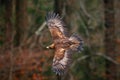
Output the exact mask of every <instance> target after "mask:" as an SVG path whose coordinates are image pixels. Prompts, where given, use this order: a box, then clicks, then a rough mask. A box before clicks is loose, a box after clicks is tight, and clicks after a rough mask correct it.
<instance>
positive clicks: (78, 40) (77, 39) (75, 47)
mask: <svg viewBox="0 0 120 80" xmlns="http://www.w3.org/2000/svg"><path fill="white" fill-rule="evenodd" d="M69 40H70V41H71V42H73V44H72V45H71V49H72V50H74V51H79V52H80V51H82V50H83V40H82V39H81V37H80V36H79V35H78V34H75V33H74V34H73V35H72V36H71V37H70V38H69ZM74 43H76V44H74Z"/></svg>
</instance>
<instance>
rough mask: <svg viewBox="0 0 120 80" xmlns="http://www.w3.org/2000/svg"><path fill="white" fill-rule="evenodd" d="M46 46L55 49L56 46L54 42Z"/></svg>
mask: <svg viewBox="0 0 120 80" xmlns="http://www.w3.org/2000/svg"><path fill="white" fill-rule="evenodd" d="M46 48H47V49H54V48H55V44H54V43H52V44H51V45H49V46H47V47H46Z"/></svg>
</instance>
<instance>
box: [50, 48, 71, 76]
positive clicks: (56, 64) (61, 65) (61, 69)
mask: <svg viewBox="0 0 120 80" xmlns="http://www.w3.org/2000/svg"><path fill="white" fill-rule="evenodd" d="M59 55H62V57H60V56H59ZM71 57H72V52H71V50H70V49H69V50H64V51H61V49H59V50H57V51H56V54H55V57H54V59H53V65H52V70H53V71H54V72H55V73H56V74H58V75H63V74H64V73H65V72H66V71H67V69H68V67H69V66H70V64H71V62H72V58H71Z"/></svg>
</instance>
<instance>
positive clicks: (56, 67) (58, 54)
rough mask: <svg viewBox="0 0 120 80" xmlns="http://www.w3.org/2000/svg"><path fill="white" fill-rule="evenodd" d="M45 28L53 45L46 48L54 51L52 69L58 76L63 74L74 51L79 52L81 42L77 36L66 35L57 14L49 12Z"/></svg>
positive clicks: (63, 25)
mask: <svg viewBox="0 0 120 80" xmlns="http://www.w3.org/2000/svg"><path fill="white" fill-rule="evenodd" d="M46 22H47V26H48V28H49V30H50V32H51V35H52V37H53V44H51V45H50V46H48V47H47V48H53V49H55V55H54V59H53V64H52V69H53V71H54V72H55V73H56V74H58V75H62V74H64V73H65V72H66V71H67V69H68V68H69V66H70V64H71V62H72V55H73V53H74V51H81V50H82V49H83V48H82V46H83V41H82V40H81V38H80V37H79V36H78V35H77V34H73V35H72V36H71V37H69V36H68V35H67V30H66V29H65V24H64V23H63V21H62V19H61V18H60V16H59V15H58V14H55V13H52V12H49V13H48V14H47V16H46Z"/></svg>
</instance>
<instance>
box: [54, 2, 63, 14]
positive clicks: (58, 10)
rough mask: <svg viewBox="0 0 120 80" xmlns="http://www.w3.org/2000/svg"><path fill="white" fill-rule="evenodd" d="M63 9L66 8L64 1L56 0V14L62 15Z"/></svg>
mask: <svg viewBox="0 0 120 80" xmlns="http://www.w3.org/2000/svg"><path fill="white" fill-rule="evenodd" d="M63 7H64V2H63V0H54V12H56V13H59V14H60V15H61V14H62V11H63Z"/></svg>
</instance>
